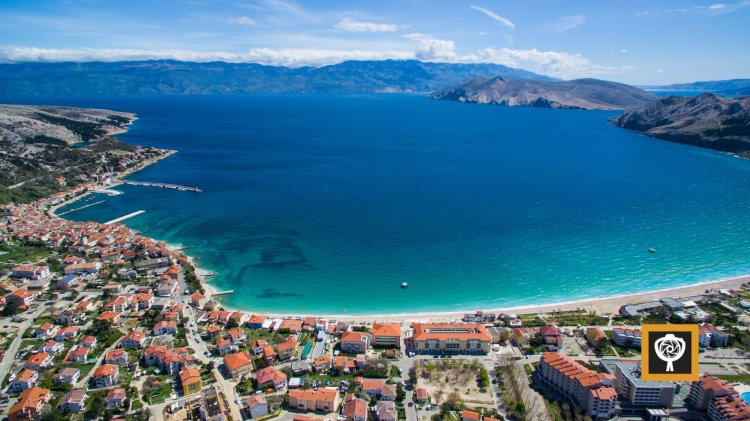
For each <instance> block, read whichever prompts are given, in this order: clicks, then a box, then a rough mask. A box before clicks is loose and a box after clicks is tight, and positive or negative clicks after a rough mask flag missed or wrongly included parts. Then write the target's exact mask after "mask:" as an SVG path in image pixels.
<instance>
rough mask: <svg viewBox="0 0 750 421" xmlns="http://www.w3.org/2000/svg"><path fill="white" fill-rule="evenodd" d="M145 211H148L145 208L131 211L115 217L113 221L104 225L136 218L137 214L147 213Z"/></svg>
mask: <svg viewBox="0 0 750 421" xmlns="http://www.w3.org/2000/svg"><path fill="white" fill-rule="evenodd" d="M145 212H146V211H145V210H138V211H135V212H133V213H129V214H127V215H124V216H121V217H119V218H115V219H113V220H111V221H108V222H105V223H104V225H112V224H117V223H119V222H122V221H127V220H128V219H130V218H135V217H136V216H138V215H140V214H142V213H145Z"/></svg>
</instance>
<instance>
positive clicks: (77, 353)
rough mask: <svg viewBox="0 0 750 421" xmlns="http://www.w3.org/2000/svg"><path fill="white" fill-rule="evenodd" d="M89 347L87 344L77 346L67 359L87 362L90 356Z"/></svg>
mask: <svg viewBox="0 0 750 421" xmlns="http://www.w3.org/2000/svg"><path fill="white" fill-rule="evenodd" d="M89 351H91V350H90V349H89V348H86V347H85V346H77V347H75V348H73V349H72V350H71V351H70V352H69V353H68V358H67V360H68V361H70V362H75V363H85V362H86V359H87V358H88V356H89Z"/></svg>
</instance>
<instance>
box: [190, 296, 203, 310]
mask: <svg viewBox="0 0 750 421" xmlns="http://www.w3.org/2000/svg"><path fill="white" fill-rule="evenodd" d="M190 304H192V306H193V307H195V308H203V306H204V305H206V296H205V295H203V294H201V293H200V292H196V293H194V294H193V295H191V296H190Z"/></svg>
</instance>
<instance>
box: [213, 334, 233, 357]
mask: <svg viewBox="0 0 750 421" xmlns="http://www.w3.org/2000/svg"><path fill="white" fill-rule="evenodd" d="M216 350H217V351H219V355H227V354H230V353H232V352H235V351H237V346H236V345H234V344H232V341H230V340H229V339H226V338H218V339H216Z"/></svg>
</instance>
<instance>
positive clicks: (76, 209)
mask: <svg viewBox="0 0 750 421" xmlns="http://www.w3.org/2000/svg"><path fill="white" fill-rule="evenodd" d="M104 202H106V200H100V201H98V202H94V203H89V204H88V205H85V206H81V207H80V208H75V209H71V210H67V211H65V212H60V213H58V214H57V216H63V215H67V214H69V213H73V212H75V211H79V210H81V209H86V208H89V207H91V206H95V205H98V204H100V203H104Z"/></svg>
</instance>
